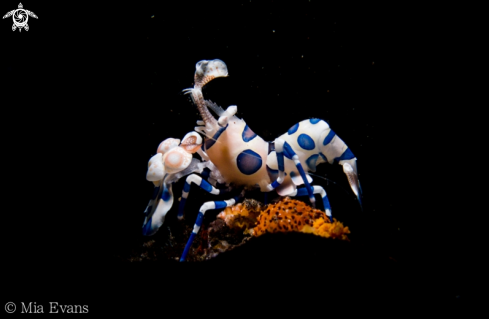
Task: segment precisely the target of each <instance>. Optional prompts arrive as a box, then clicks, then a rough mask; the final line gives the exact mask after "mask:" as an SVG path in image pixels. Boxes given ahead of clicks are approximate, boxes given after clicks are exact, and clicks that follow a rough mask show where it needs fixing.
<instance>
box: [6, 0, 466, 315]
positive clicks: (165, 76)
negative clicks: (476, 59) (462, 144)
mask: <svg viewBox="0 0 489 319" xmlns="http://www.w3.org/2000/svg"><path fill="white" fill-rule="evenodd" d="M17 5H18V4H17V3H14V2H11V3H5V4H2V7H1V9H2V12H5V13H6V12H8V11H10V10H12V9H15V8H16V7H17ZM23 5H24V8H25V9H28V10H31V11H33V12H34V13H35V14H36V15H37V16H38V17H39V19H34V18H29V26H30V30H29V31H27V32H26V31H25V30H23V31H22V32H19V31H15V32H12V31H11V22H12V21H11V20H9V19H4V20H2V21H1V22H2V24H1V31H0V34H1V37H2V38H1V39H2V41H1V42H2V56H3V58H2V82H3V83H4V84H6V85H4V86H3V90H2V96H3V102H2V104H3V105H4V106H5V107H4V108H3V109H2V113H3V114H2V117H1V121H2V125H1V127H2V137H3V145H4V147H5V148H4V153H3V154H4V156H3V159H2V161H5V162H4V163H5V164H4V165H3V168H4V177H5V178H4V180H5V185H6V186H5V189H6V191H4V192H3V196H2V201H3V204H4V209H3V212H2V216H3V217H4V218H5V221H4V222H2V237H3V242H2V246H3V249H2V251H3V254H4V258H2V263H3V264H4V265H5V266H6V268H7V271H6V272H5V274H6V276H7V277H8V278H7V282H8V285H7V286H6V287H8V289H5V291H6V293H5V298H7V299H9V298H10V294H11V295H13V296H12V298H10V299H12V300H14V301H26V300H31V301H36V300H39V301H38V304H40V303H42V300H46V301H52V300H54V299H56V300H57V301H62V300H65V301H66V303H67V304H77V303H78V304H80V303H81V304H89V306H90V307H91V308H90V309H91V312H97V311H107V312H111V311H115V309H118V310H121V309H122V310H124V311H126V310H134V311H140V310H141V308H140V307H139V306H136V305H135V304H133V302H135V301H136V300H145V298H147V297H149V296H156V297H157V296H161V300H160V301H159V302H160V303H162V306H161V310H163V311H164V309H168V307H172V306H173V301H182V302H184V301H185V300H189V301H188V304H190V305H191V304H193V302H194V301H193V299H197V300H200V301H201V302H202V303H201V304H198V306H196V311H197V312H199V309H202V312H205V311H206V310H204V309H208V310H207V311H212V312H214V311H215V310H214V308H215V307H218V306H219V307H223V306H225V305H229V304H236V303H245V304H247V302H248V301H246V300H250V299H253V300H255V301H256V302H258V301H257V300H260V298H259V297H262V296H264V297H266V298H271V297H270V296H278V297H277V299H280V300H281V302H282V303H283V302H285V301H284V300H287V298H292V299H293V298H298V299H299V300H301V302H306V303H309V304H310V305H309V306H308V307H312V308H316V309H315V310H318V309H317V308H318V305H322V302H324V300H329V299H328V298H334V300H338V301H345V302H350V301H351V302H353V303H356V302H360V301H365V300H366V303H368V304H369V305H371V306H373V307H375V308H377V309H384V307H387V306H388V305H389V304H390V303H391V302H392V301H397V302H400V303H401V304H402V305H403V306H404V308H402V307H400V308H396V309H398V311H399V312H402V311H404V310H407V309H409V307H411V306H412V305H417V304H419V303H420V302H422V301H423V302H424V301H427V300H428V301H429V302H431V301H434V300H436V301H439V300H441V301H444V302H446V303H447V304H448V305H457V304H459V303H460V299H463V298H464V296H465V290H464V285H463V280H462V276H461V275H460V272H459V271H458V270H459V268H458V267H459V266H460V265H462V264H464V263H465V261H466V260H467V258H468V257H467V255H465V253H464V251H465V250H466V247H465V246H464V241H462V240H460V239H457V238H456V237H455V236H453V235H452V234H453V232H456V231H455V229H456V228H455V225H457V226H458V227H468V226H467V225H463V220H457V215H456V214H455V212H456V211H457V210H456V208H455V207H454V206H455V204H454V201H453V197H452V195H453V193H452V192H451V191H447V190H440V188H443V182H441V181H440V180H439V179H438V178H437V177H436V175H435V174H436V173H437V172H436V171H437V168H439V167H440V166H438V165H439V164H440V163H439V162H437V161H434V162H433V161H430V160H427V159H430V158H434V157H432V156H433V154H435V153H436V151H435V149H436V145H437V143H443V142H444V137H443V136H442V135H440V132H439V131H437V132H436V133H435V134H434V135H430V134H428V133H427V132H426V131H425V129H424V128H425V127H426V126H430V125H432V122H431V121H432V120H433V117H431V115H428V114H431V113H432V112H433V111H435V112H436V110H438V109H439V107H440V106H439V104H437V103H436V99H435V98H433V95H434V94H432V93H433V92H434V90H435V88H434V85H432V82H431V77H432V76H433V74H434V73H435V71H434V70H433V69H432V68H426V69H423V68H420V67H419V65H420V62H421V60H424V59H425V60H426V59H428V60H429V59H430V58H431V57H432V56H431V55H430V54H431V53H430V50H431V45H432V44H433V41H435V40H433V38H432V37H430V35H429V32H428V30H430V29H429V25H428V24H426V23H425V22H424V21H425V20H423V18H424V17H423V16H422V14H420V13H419V14H418V15H412V14H411V12H409V11H406V10H405V9H406V8H403V7H402V6H398V7H386V6H377V5H372V4H364V5H362V6H361V7H358V6H354V5H353V4H351V5H344V6H342V7H339V6H336V5H333V4H331V3H329V2H321V3H320V1H314V0H313V1H307V0H306V1H290V2H287V3H283V2H279V1H234V2H227V3H226V2H216V1H210V2H182V3H171V4H163V3H161V2H153V1H139V2H135V3H132V4H121V3H119V4H115V3H114V4H111V5H108V4H107V5H104V6H100V5H96V4H94V5H93V6H90V5H82V6H79V7H77V6H68V7H57V6H54V5H43V4H41V3H37V2H35V3H34V2H31V3H27V2H24V3H23ZM408 12H409V13H408ZM420 31H421V32H420ZM215 58H218V59H221V60H223V61H224V62H225V63H226V64H227V66H228V70H229V74H230V76H229V77H228V78H225V79H217V80H215V81H213V82H212V83H210V84H209V85H208V86H207V87H206V89H205V90H204V96H205V98H206V99H210V100H212V101H214V102H216V103H218V104H219V105H221V106H223V107H227V106H229V105H237V106H238V116H240V117H242V118H244V119H245V121H246V122H247V124H248V125H249V126H250V127H251V128H252V129H253V131H254V132H255V133H257V134H259V135H260V136H262V137H263V138H264V139H265V140H273V139H274V138H276V137H277V136H279V135H281V134H283V133H284V132H286V131H287V130H288V128H289V127H291V126H292V125H293V124H295V123H297V122H299V121H301V120H303V119H307V118H311V117H317V118H322V119H324V120H326V121H328V122H329V124H330V126H331V127H332V129H333V130H334V131H335V132H336V133H337V134H338V135H339V136H340V137H341V138H342V139H343V140H344V141H345V142H346V143H347V144H348V146H349V147H350V149H351V150H352V151H353V152H354V154H355V155H356V157H357V159H358V169H359V173H360V181H361V184H362V188H363V191H364V194H363V201H364V210H363V212H361V211H360V210H359V209H358V206H357V205H356V203H355V201H354V198H353V195H352V194H351V192H349V193H345V192H344V191H343V189H342V188H345V189H347V190H348V185H347V181H346V178H344V176H342V173H341V170H338V169H335V168H334V167H326V166H328V165H327V164H323V165H322V166H325V167H322V166H320V167H321V169H320V170H319V173H322V174H323V175H324V174H327V175H326V176H327V177H328V178H331V179H333V180H335V181H336V182H337V183H338V184H339V185H337V186H334V185H331V184H325V183H324V182H323V181H319V182H318V183H319V184H321V185H325V188H326V191H327V192H328V194H329V198H330V201H331V205H332V209H333V214H334V215H335V216H336V217H337V218H338V219H340V220H341V221H343V222H344V223H345V224H346V225H348V226H349V227H350V229H351V231H352V242H351V245H350V246H344V245H341V244H331V243H328V244H325V242H324V241H317V240H315V239H311V238H310V237H307V238H303V237H300V236H299V237H297V238H296V237H293V236H292V237H286V238H285V237H284V238H283V243H281V242H280V240H279V241H277V240H276V239H270V238H269V239H266V238H265V239H263V241H261V242H259V243H257V244H255V246H253V247H252V248H247V249H242V250H240V251H236V252H233V254H230V256H229V257H228V258H222V259H218V260H215V261H213V262H210V263H205V264H201V265H198V264H183V265H181V264H176V263H175V264H173V263H163V264H147V263H145V264H129V263H126V262H124V261H122V260H121V258H120V256H123V255H124V254H125V253H126V252H127V251H128V250H129V249H130V248H131V247H134V246H135V245H136V246H137V245H139V244H140V243H141V236H140V228H141V223H142V219H141V218H142V212H143V210H144V208H145V206H146V204H147V202H148V199H149V196H150V195H151V192H152V185H151V183H149V182H147V181H146V179H145V174H146V168H147V161H148V160H149V158H150V157H151V156H152V155H154V154H155V152H156V147H157V146H158V144H159V143H160V142H161V141H162V140H164V139H165V138H167V137H175V138H182V137H183V136H184V135H185V134H186V133H187V132H190V131H192V130H193V128H194V126H195V121H196V120H197V119H198V118H199V117H198V115H197V111H196V108H195V107H194V106H193V105H192V104H191V103H190V101H189V100H188V97H186V96H184V95H182V94H181V91H182V90H183V89H185V88H189V87H192V85H193V73H194V70H195V63H197V62H198V61H200V60H203V59H208V60H210V59H215ZM433 82H436V81H435V80H433ZM429 87H431V89H428V88H429ZM432 166H434V167H435V168H434V169H430V168H433V167H432ZM433 171H434V172H433ZM440 192H441V193H442V194H443V198H444V199H442V197H441V196H438V194H439V193H440ZM447 201H448V202H449V204H448V205H447V207H444V206H442V203H443V202H445V203H446V202H447ZM206 216H207V215H206ZM209 216H211V215H209ZM213 216H215V214H214V215H213ZM209 218H211V217H209ZM460 223H462V224H460ZM452 230H453V232H452ZM281 240H282V238H281ZM324 245H326V246H328V245H330V246H331V247H330V248H327V250H328V252H327V253H325V254H324V255H321V254H319V255H320V256H318V254H317V249H324V247H325V246H324ZM253 249H255V250H253ZM274 250H275V251H276V252H275V253H273V252H272V251H274ZM308 254H313V255H314V256H310V255H308ZM427 278H428V279H427ZM342 285H344V286H343V288H340V287H341V286H342ZM48 287H49V288H53V289H52V290H51V291H53V293H52V294H48V293H47V292H46V291H47V288H48ZM82 287H83V289H82ZM317 287H320V289H321V291H323V293H324V295H323V294H321V293H317V292H316V289H318V288H317ZM151 289H155V290H156V292H150V290H151ZM210 290H212V293H210V292H209V291H210ZM85 291H88V293H86V292H85ZM231 292H232V293H235V294H236V297H232V296H231V295H232V293H231ZM336 292H337V293H336ZM241 293H242V294H245V295H246V296H247V297H238V295H240V294H241ZM114 294H115V295H116V296H118V299H117V300H118V301H116V302H115V303H113V304H112V303H108V301H107V298H108V297H107V296H114ZM282 294H284V296H283V298H282ZM218 295H227V296H228V298H229V301H227V302H223V301H221V303H219V302H218V301H217V300H218ZM309 295H313V296H314V297H311V298H312V299H308V298H309V297H307V298H306V297H304V296H309ZM63 298H64V299H63ZM121 298H122V299H121ZM199 298H200V299H199ZM202 298H204V299H202ZM247 298H248V299H247ZM266 298H265V299H266ZM121 300H125V301H126V302H125V303H124V307H121V306H120V304H119V303H120V302H121ZM204 300H205V301H206V302H207V303H206V302H204ZM117 302H119V303H117ZM184 304H185V303H184ZM285 304H287V302H285ZM138 305H139V304H138ZM311 305H312V306H311ZM314 305H316V306H315V307H314ZM289 306H291V304H290V303H289ZM270 307H271V308H270V309H275V308H273V307H277V306H276V304H273V307H272V306H270ZM291 307H292V308H294V309H296V308H297V309H299V308H300V307H298V306H291ZM324 307H331V305H328V302H327V301H326V302H324ZM319 308H320V307H319ZM209 309H212V310H209ZM281 309H282V308H281ZM311 311H312V310H311Z"/></svg>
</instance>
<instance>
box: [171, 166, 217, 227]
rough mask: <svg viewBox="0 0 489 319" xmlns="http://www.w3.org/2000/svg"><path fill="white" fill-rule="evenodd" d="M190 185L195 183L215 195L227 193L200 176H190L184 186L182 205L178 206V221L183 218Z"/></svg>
mask: <svg viewBox="0 0 489 319" xmlns="http://www.w3.org/2000/svg"><path fill="white" fill-rule="evenodd" d="M190 183H194V184H196V185H197V186H199V187H200V188H202V189H203V190H205V191H206V192H208V193H211V194H214V195H219V194H223V193H224V192H225V190H219V189H217V188H215V187H214V186H212V185H211V184H209V182H207V181H206V180H205V179H203V178H202V177H200V176H199V175H196V174H192V175H189V176H188V177H187V179H186V180H185V185H183V191H182V199H181V200H180V205H179V206H178V215H177V217H178V219H182V218H183V209H184V207H185V203H186V202H187V197H188V193H189V192H190Z"/></svg>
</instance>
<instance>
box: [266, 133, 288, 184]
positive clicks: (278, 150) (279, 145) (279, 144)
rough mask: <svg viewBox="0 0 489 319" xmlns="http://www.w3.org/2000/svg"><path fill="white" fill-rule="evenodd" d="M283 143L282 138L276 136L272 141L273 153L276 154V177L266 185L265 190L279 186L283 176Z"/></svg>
mask: <svg viewBox="0 0 489 319" xmlns="http://www.w3.org/2000/svg"><path fill="white" fill-rule="evenodd" d="M284 143H285V141H284V140H283V139H280V138H277V139H275V141H274V145H275V154H277V164H278V178H277V180H275V181H273V182H272V183H271V184H268V185H267V190H268V191H269V192H270V191H273V190H274V189H275V188H277V187H279V186H280V185H281V184H282V182H283V181H284V178H285V172H284Z"/></svg>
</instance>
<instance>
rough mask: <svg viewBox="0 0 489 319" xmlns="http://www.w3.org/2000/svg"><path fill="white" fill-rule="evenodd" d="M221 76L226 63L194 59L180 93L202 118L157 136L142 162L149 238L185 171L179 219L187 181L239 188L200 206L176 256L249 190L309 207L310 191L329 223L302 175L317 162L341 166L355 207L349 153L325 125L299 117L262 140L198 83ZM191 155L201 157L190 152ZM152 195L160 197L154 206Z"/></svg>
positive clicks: (316, 189) (208, 187)
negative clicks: (186, 129)
mask: <svg viewBox="0 0 489 319" xmlns="http://www.w3.org/2000/svg"><path fill="white" fill-rule="evenodd" d="M227 76H228V69H227V66H226V64H225V63H224V62H223V61H221V60H218V59H216V60H212V61H207V60H203V61H200V62H198V63H197V64H196V70H195V75H194V87H193V88H189V89H186V90H184V93H185V94H190V96H191V98H192V101H193V103H194V104H195V105H196V106H197V109H198V111H199V113H200V115H201V117H202V121H197V125H198V126H197V127H195V128H194V130H195V132H191V133H188V134H187V135H186V136H185V137H184V139H183V142H182V143H180V140H177V139H167V140H165V141H163V142H162V143H161V144H160V146H159V147H158V150H157V154H156V155H155V156H153V157H152V158H151V160H150V161H149V169H148V174H147V179H148V180H149V181H152V182H153V183H154V184H155V190H154V193H153V196H152V199H151V200H150V203H149V205H148V207H147V209H146V211H145V214H146V217H145V221H144V224H143V234H144V235H153V234H154V233H156V231H157V230H158V228H159V227H160V226H161V225H162V224H163V222H164V218H165V215H166V213H167V212H168V211H169V210H170V208H171V206H172V204H173V194H172V191H171V184H172V183H173V182H175V181H177V180H178V179H180V178H182V177H184V176H187V177H186V181H185V184H184V187H183V191H182V197H181V200H180V204H179V211H178V218H179V219H182V218H183V212H184V207H185V203H186V200H187V198H188V195H189V192H190V185H191V184H192V183H193V184H196V185H197V186H199V187H200V188H202V189H203V190H205V191H207V192H209V193H211V194H214V195H218V194H226V193H228V192H229V190H230V187H234V188H236V187H238V188H242V192H241V193H240V194H239V195H238V196H235V197H233V198H230V199H228V200H223V201H208V202H205V203H203V205H202V206H201V207H200V210H199V213H198V216H197V220H196V222H195V224H194V227H193V231H192V233H191V235H190V238H189V239H188V242H187V244H186V246H185V249H184V251H183V253H182V256H181V258H180V261H184V260H185V258H186V256H187V253H188V251H189V249H190V247H191V245H192V242H193V240H194V238H195V236H196V235H197V233H198V232H199V229H200V227H201V225H202V221H203V219H204V215H205V213H206V212H207V211H208V210H213V209H223V208H225V207H230V206H232V205H234V204H235V203H237V202H238V201H239V200H241V199H242V198H243V197H244V194H245V192H246V191H247V190H250V189H254V188H258V189H259V190H260V191H261V192H271V191H275V192H277V194H278V195H280V196H290V197H295V196H308V197H309V201H310V203H311V206H312V207H315V205H316V198H315V195H316V194H319V196H320V197H321V201H322V205H323V207H324V210H325V213H326V215H327V217H328V218H329V219H330V220H331V221H333V217H332V214H331V206H330V203H329V200H328V197H327V195H326V191H325V190H324V188H323V187H321V186H318V185H312V184H311V183H312V178H311V176H310V175H309V174H308V173H309V172H310V171H312V172H315V171H316V166H317V165H318V164H321V163H324V162H328V163H330V164H339V165H342V167H343V172H344V173H345V174H346V177H347V179H348V182H349V184H350V187H351V189H352V191H353V193H354V194H355V195H356V197H357V199H358V201H359V203H360V205H361V200H360V196H361V188H360V183H359V180H358V174H357V166H356V158H355V156H354V155H353V153H352V152H351V151H350V149H349V148H348V146H347V145H346V144H345V143H344V142H343V141H342V140H341V139H340V138H339V137H338V136H337V135H336V134H335V133H334V131H333V130H331V128H330V127H329V125H328V123H326V122H325V121H324V120H321V119H317V118H311V119H307V120H303V121H301V122H299V123H297V124H295V125H293V126H292V127H291V128H290V129H289V130H288V131H287V132H286V133H284V134H282V135H281V136H279V137H278V138H276V139H275V140H274V141H271V142H266V141H264V140H263V139H262V138H261V137H260V136H258V135H257V134H255V133H254V132H253V131H252V130H251V129H250V128H249V127H248V125H246V122H245V121H244V120H243V119H240V118H238V117H237V116H236V115H235V114H236V112H237V107H236V106H235V105H233V106H229V107H228V108H227V109H226V110H224V109H223V108H221V107H220V106H218V105H216V104H215V103H213V102H211V101H206V100H204V97H203V94H202V88H203V87H204V86H205V85H206V84H207V83H209V82H210V81H211V80H213V79H215V78H217V77H227ZM210 111H212V112H214V113H215V114H216V115H217V119H216V118H215V117H214V116H213V115H212V114H211V112H210ZM200 134H202V135H203V136H204V138H203V139H202V137H201V136H200ZM195 152H197V153H198V154H199V155H200V157H201V160H198V159H196V158H193V157H192V153H195ZM198 174H200V176H199V175H198ZM222 185H225V188H223V187H221V186H222ZM157 198H159V202H158V204H157V205H156V206H155V201H156V199H157Z"/></svg>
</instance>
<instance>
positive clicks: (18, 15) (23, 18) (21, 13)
mask: <svg viewBox="0 0 489 319" xmlns="http://www.w3.org/2000/svg"><path fill="white" fill-rule="evenodd" d="M13 18H14V23H15V25H16V26H17V27H18V28H21V27H23V26H25V25H26V24H27V20H28V19H29V16H28V15H27V12H25V10H24V9H17V10H15V12H14V14H13Z"/></svg>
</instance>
